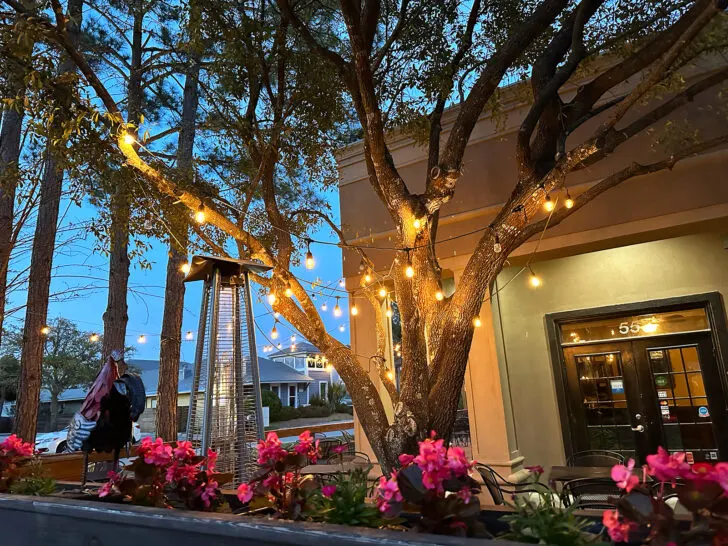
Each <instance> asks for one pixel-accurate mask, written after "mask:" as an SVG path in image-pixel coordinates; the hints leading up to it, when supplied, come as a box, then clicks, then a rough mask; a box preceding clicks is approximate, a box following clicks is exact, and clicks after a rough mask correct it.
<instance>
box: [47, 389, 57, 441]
mask: <svg viewBox="0 0 728 546" xmlns="http://www.w3.org/2000/svg"><path fill="white" fill-rule="evenodd" d="M50 412H51V414H50V419H49V421H48V429H49V430H50V432H54V431H55V430H56V428H58V393H57V392H51V405H50Z"/></svg>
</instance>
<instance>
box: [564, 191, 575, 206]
mask: <svg viewBox="0 0 728 546" xmlns="http://www.w3.org/2000/svg"><path fill="white" fill-rule="evenodd" d="M564 206H565V207H566V208H567V209H571V208H574V200H573V199H572V198H571V195H569V190H566V201H564Z"/></svg>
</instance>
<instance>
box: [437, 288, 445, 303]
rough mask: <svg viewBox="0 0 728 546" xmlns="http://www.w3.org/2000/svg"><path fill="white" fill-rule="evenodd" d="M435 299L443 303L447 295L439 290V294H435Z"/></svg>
mask: <svg viewBox="0 0 728 546" xmlns="http://www.w3.org/2000/svg"><path fill="white" fill-rule="evenodd" d="M435 299H436V300H437V301H442V300H444V299H445V294H443V293H442V290H438V291H437V292H435Z"/></svg>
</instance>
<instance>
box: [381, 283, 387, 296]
mask: <svg viewBox="0 0 728 546" xmlns="http://www.w3.org/2000/svg"><path fill="white" fill-rule="evenodd" d="M379 297H380V298H386V297H387V289H386V288H384V287H383V286H381V287H380V288H379Z"/></svg>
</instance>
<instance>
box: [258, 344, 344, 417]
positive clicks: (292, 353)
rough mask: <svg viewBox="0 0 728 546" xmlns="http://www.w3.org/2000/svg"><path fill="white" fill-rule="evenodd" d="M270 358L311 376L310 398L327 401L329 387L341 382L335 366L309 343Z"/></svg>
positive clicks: (280, 352) (292, 346)
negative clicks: (319, 398)
mask: <svg viewBox="0 0 728 546" xmlns="http://www.w3.org/2000/svg"><path fill="white" fill-rule="evenodd" d="M268 358H269V359H270V360H272V361H273V362H276V363H282V364H285V365H286V366H287V367H289V368H291V369H293V370H295V371H296V372H299V373H302V374H305V375H307V376H309V377H310V379H311V382H312V383H313V385H311V387H310V392H309V396H313V395H318V396H320V397H321V398H323V399H324V400H326V396H327V394H328V389H329V385H330V384H332V383H338V382H340V381H341V379H340V378H339V374H337V373H336V370H334V368H333V366H331V365H330V364H328V363H327V362H326V358H325V357H323V355H322V354H321V352H320V351H319V350H318V349H317V348H316V347H315V346H314V345H312V344H311V343H309V342H308V341H302V342H301V343H294V344H292V345H291V346H290V347H288V348H286V349H282V350H280V351H278V352H276V353H273V354H272V355H270V356H269V357H268ZM259 360H265V359H259ZM261 382H262V381H261ZM279 396H280V395H279ZM282 400H283V398H282V397H281V401H282ZM306 400H307V402H306V403H308V398H307V399H306ZM284 405H285V403H284Z"/></svg>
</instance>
